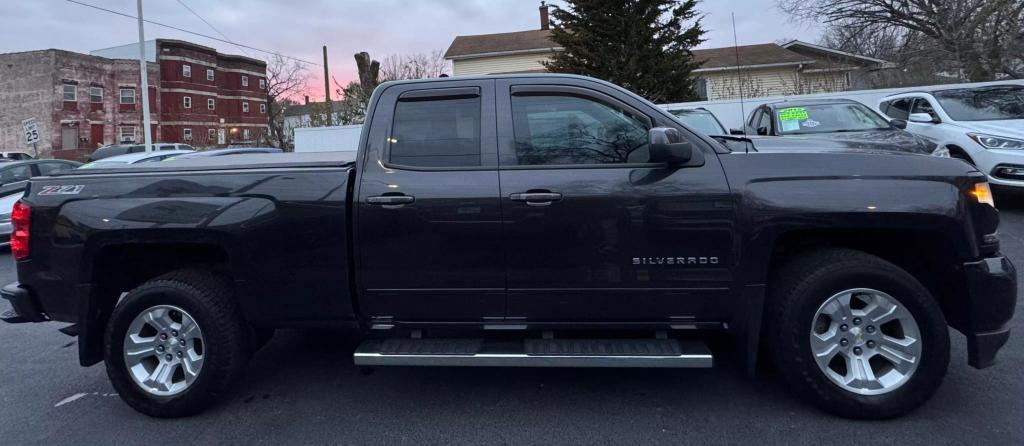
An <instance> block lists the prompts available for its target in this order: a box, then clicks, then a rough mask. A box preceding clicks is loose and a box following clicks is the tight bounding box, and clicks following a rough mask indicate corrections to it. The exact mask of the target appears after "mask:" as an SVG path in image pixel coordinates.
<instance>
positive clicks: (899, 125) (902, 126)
mask: <svg viewBox="0 0 1024 446" xmlns="http://www.w3.org/2000/svg"><path fill="white" fill-rule="evenodd" d="M889 123H890V124H892V126H893V127H896V128H898V129H900V130H906V128H907V121H904V120H902V119H893V120H891V121H889Z"/></svg>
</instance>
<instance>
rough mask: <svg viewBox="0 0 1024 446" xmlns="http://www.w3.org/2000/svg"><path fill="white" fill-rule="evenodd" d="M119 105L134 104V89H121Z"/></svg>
mask: <svg viewBox="0 0 1024 446" xmlns="http://www.w3.org/2000/svg"><path fill="white" fill-rule="evenodd" d="M121 103H122V104H134V103H135V89H134V88H122V89H121Z"/></svg>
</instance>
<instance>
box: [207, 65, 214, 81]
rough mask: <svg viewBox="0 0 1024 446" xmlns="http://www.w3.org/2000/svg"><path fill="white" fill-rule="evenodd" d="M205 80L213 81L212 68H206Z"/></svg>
mask: <svg viewBox="0 0 1024 446" xmlns="http://www.w3.org/2000/svg"><path fill="white" fill-rule="evenodd" d="M206 80H208V81H212V80H213V69H212V68H208V69H207V70H206Z"/></svg>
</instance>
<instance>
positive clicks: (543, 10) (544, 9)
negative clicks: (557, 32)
mask: <svg viewBox="0 0 1024 446" xmlns="http://www.w3.org/2000/svg"><path fill="white" fill-rule="evenodd" d="M549 28H551V26H550V24H549V23H548V5H545V4H544V2H540V29H549Z"/></svg>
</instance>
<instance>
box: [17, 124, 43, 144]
mask: <svg viewBox="0 0 1024 446" xmlns="http://www.w3.org/2000/svg"><path fill="white" fill-rule="evenodd" d="M21 126H22V127H23V128H24V129H25V144H27V145H32V144H35V143H37V142H39V126H38V125H36V118H28V119H26V120H24V121H21Z"/></svg>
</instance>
